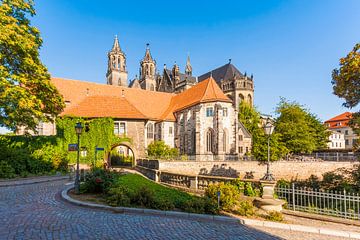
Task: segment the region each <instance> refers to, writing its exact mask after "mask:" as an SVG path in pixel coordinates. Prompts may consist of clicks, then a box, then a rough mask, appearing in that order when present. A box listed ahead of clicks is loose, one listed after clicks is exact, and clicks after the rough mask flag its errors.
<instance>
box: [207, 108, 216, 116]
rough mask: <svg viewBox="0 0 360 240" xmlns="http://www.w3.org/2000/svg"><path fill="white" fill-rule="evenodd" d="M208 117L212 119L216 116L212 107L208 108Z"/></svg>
mask: <svg viewBox="0 0 360 240" xmlns="http://www.w3.org/2000/svg"><path fill="white" fill-rule="evenodd" d="M206 116H207V117H212V116H214V109H213V108H212V107H208V108H206Z"/></svg>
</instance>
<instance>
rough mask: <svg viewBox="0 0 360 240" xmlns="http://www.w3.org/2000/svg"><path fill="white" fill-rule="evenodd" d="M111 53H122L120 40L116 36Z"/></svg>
mask: <svg viewBox="0 0 360 240" xmlns="http://www.w3.org/2000/svg"><path fill="white" fill-rule="evenodd" d="M111 51H114V52H121V48H120V43H119V39H118V37H117V35H115V39H114V44H113V47H112V49H111Z"/></svg>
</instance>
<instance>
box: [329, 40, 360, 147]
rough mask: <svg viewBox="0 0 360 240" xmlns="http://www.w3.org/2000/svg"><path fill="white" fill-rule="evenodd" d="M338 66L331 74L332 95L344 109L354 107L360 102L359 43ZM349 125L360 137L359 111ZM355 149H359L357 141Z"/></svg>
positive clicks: (341, 59)
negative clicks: (342, 100) (339, 100)
mask: <svg viewBox="0 0 360 240" xmlns="http://www.w3.org/2000/svg"><path fill="white" fill-rule="evenodd" d="M339 65H340V68H339V69H334V70H333V72H332V84H333V89H334V94H335V95H337V96H338V97H340V98H343V99H344V100H345V102H344V103H343V105H344V106H345V107H348V108H353V107H356V106H357V105H358V104H359V102H360V43H357V44H356V45H355V47H354V48H353V50H352V51H351V52H350V53H348V55H347V56H346V57H343V58H340V64H339ZM349 125H350V126H351V127H352V128H353V130H354V131H355V133H356V134H357V135H358V136H360V111H358V112H356V113H355V114H353V118H352V119H351V121H350V123H349ZM355 148H359V141H358V143H357V147H355Z"/></svg>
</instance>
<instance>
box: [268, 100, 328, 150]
mask: <svg viewBox="0 0 360 240" xmlns="http://www.w3.org/2000/svg"><path fill="white" fill-rule="evenodd" d="M276 112H277V114H278V115H279V117H278V118H277V119H276V124H275V129H276V132H277V133H279V134H280V141H281V142H283V143H284V144H285V146H286V148H287V149H288V150H289V151H290V152H291V153H311V152H312V151H314V150H316V149H318V148H324V147H325V146H326V143H327V141H328V140H327V139H328V136H329V133H328V132H327V131H326V127H325V126H323V125H322V123H321V122H320V121H319V119H318V118H317V117H316V116H315V115H313V114H311V113H309V111H308V110H306V109H305V108H304V107H303V106H301V105H300V104H299V103H297V102H289V101H287V100H286V99H284V98H281V100H280V103H279V104H278V106H277V109H276Z"/></svg>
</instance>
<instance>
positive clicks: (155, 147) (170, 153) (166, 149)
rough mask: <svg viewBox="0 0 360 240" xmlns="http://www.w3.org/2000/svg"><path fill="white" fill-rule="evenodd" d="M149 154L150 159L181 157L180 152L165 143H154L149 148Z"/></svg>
mask: <svg viewBox="0 0 360 240" xmlns="http://www.w3.org/2000/svg"><path fill="white" fill-rule="evenodd" d="M147 154H148V156H149V157H155V158H171V157H177V156H179V151H178V149H176V148H171V147H170V146H169V145H166V144H165V142H164V141H153V142H152V143H150V144H149V145H148V147H147Z"/></svg>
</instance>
